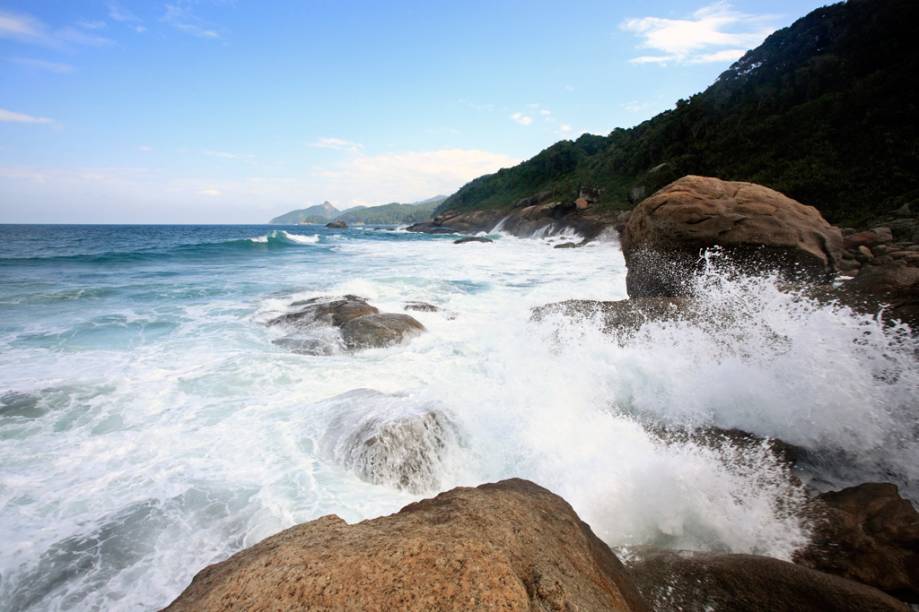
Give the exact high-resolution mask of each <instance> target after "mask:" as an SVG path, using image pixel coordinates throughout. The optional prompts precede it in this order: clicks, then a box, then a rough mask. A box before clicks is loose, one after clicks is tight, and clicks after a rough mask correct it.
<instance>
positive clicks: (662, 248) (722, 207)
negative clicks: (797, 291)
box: [621, 176, 843, 297]
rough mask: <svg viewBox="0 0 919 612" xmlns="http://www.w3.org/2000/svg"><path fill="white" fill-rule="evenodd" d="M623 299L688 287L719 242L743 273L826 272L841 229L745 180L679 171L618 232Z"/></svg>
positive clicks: (835, 258) (838, 252) (837, 254)
mask: <svg viewBox="0 0 919 612" xmlns="http://www.w3.org/2000/svg"><path fill="white" fill-rule="evenodd" d="M621 244H622V252H623V254H624V255H625V260H626V265H627V266H628V275H627V277H626V285H627V289H628V292H629V295H630V296H631V297H646V296H677V295H685V294H687V293H688V292H689V289H690V284H689V280H690V278H691V277H692V275H693V274H694V273H695V272H696V271H697V270H698V268H699V267H700V265H701V263H700V261H699V255H700V251H702V250H704V249H707V248H710V247H715V246H718V247H721V248H722V249H723V250H724V251H725V252H726V254H727V255H728V256H730V257H731V259H732V260H734V261H735V262H737V263H739V264H743V265H744V267H745V268H747V269H750V270H759V269H762V268H763V267H764V266H765V267H768V268H769V269H773V268H775V269H779V270H781V271H783V272H785V273H786V274H788V275H789V276H792V277H798V276H802V275H808V276H816V277H826V276H827V275H828V274H830V273H832V272H834V271H835V270H836V269H837V267H838V263H839V260H840V258H841V257H842V253H843V249H842V234H841V232H840V231H839V230H838V229H837V228H835V227H833V226H831V225H830V224H829V223H827V222H826V220H824V219H823V217H822V216H821V215H820V213H819V212H818V211H817V209H816V208H814V207H812V206H805V205H803V204H800V203H799V202H796V201H794V200H792V199H791V198H788V197H786V196H784V195H782V194H781V193H779V192H777V191H773V190H772V189H769V188H767V187H763V186H762V185H756V184H753V183H741V182H728V181H722V180H720V179H716V178H710V177H701V176H686V177H683V178H681V179H679V180H678V181H675V182H673V183H671V184H670V185H668V186H666V187H664V188H663V189H661V190H660V191H658V192H656V193H655V194H653V195H652V196H651V197H649V198H647V199H645V200H643V201H642V202H641V203H640V204H639V205H638V206H636V207H635V209H634V210H633V211H632V214H631V215H630V216H629V220H628V223H626V225H625V228H624V231H623V233H622V237H621Z"/></svg>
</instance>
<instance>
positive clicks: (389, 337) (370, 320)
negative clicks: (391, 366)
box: [341, 313, 425, 350]
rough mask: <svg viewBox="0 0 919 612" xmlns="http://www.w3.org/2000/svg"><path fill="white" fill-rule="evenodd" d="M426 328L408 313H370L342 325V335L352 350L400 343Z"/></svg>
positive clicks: (346, 344)
mask: <svg viewBox="0 0 919 612" xmlns="http://www.w3.org/2000/svg"><path fill="white" fill-rule="evenodd" d="M424 330H425V329H424V325H422V324H421V323H419V322H418V321H417V320H416V319H415V318H414V317H410V316H409V315H407V314H389V313H383V314H370V315H367V316H363V317H357V318H355V319H351V320H350V321H348V322H347V323H345V324H344V325H342V327H341V337H342V340H343V341H344V343H345V346H346V347H347V348H349V349H351V350H357V349H365V348H382V347H386V346H391V345H393V344H398V343H400V342H402V341H403V340H407V339H408V338H410V337H412V336H415V335H418V334H420V333H421V332H423V331H424Z"/></svg>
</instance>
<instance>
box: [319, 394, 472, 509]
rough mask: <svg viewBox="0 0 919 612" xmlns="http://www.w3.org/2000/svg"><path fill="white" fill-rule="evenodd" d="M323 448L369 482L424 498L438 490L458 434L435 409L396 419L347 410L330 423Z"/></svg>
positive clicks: (334, 458)
mask: <svg viewBox="0 0 919 612" xmlns="http://www.w3.org/2000/svg"><path fill="white" fill-rule="evenodd" d="M384 399H385V398H384ZM346 421H347V422H346ZM323 446H324V447H325V449H326V453H327V454H329V455H330V456H331V457H332V459H333V460H334V461H336V462H337V463H339V464H340V465H342V466H343V467H346V468H348V469H349V470H351V471H353V472H354V473H355V474H356V475H357V476H359V477H360V478H361V479H363V480H366V481H367V482H371V483H373V484H380V485H388V486H391V487H395V488H397V489H404V490H406V491H410V492H412V493H424V492H427V491H434V490H436V489H438V488H439V486H440V471H441V469H442V466H443V464H444V462H445V460H446V459H447V456H448V454H449V453H450V452H451V451H453V450H455V449H456V448H457V447H458V446H459V432H458V430H457V428H456V426H455V425H454V424H453V423H452V422H451V421H450V419H448V418H447V416H446V415H445V414H444V413H443V412H441V411H439V410H436V409H430V410H427V411H423V412H419V413H416V414H401V415H395V416H394V415H391V414H388V413H386V412H377V411H372V410H371V411H361V412H355V411H348V410H346V411H344V412H343V413H342V415H340V416H339V417H338V418H337V419H335V420H334V421H333V422H332V425H331V427H330V428H329V433H328V434H327V435H326V437H325V438H324V440H323Z"/></svg>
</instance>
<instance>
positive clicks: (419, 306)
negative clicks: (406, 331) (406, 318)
mask: <svg viewBox="0 0 919 612" xmlns="http://www.w3.org/2000/svg"><path fill="white" fill-rule="evenodd" d="M404 308H405V309H406V310H414V311H416V312H437V311H438V310H440V308H438V307H437V306H435V305H434V304H428V303H427V302H406V303H405V306H404Z"/></svg>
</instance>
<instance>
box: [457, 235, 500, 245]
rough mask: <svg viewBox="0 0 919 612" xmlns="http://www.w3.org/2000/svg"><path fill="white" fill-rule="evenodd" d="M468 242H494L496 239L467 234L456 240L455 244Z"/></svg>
mask: <svg viewBox="0 0 919 612" xmlns="http://www.w3.org/2000/svg"><path fill="white" fill-rule="evenodd" d="M467 242H494V240H492V239H491V238H484V237H482V236H466V237H465V238H460V239H459V240H454V241H453V244H466V243H467Z"/></svg>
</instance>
